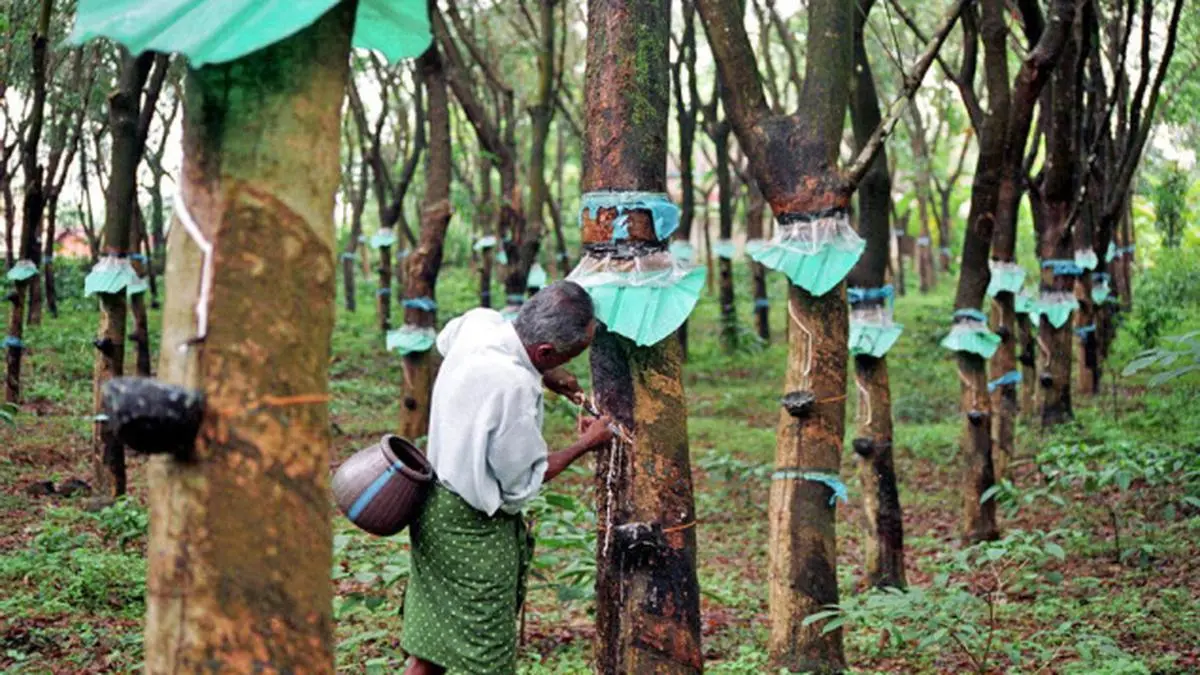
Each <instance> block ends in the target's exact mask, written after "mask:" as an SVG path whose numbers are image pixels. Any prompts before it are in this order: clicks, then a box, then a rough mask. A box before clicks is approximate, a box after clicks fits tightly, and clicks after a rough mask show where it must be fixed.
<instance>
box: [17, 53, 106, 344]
mask: <svg viewBox="0 0 1200 675" xmlns="http://www.w3.org/2000/svg"><path fill="white" fill-rule="evenodd" d="M98 56H99V55H98V54H97V53H96V52H94V51H93V52H91V53H89V54H88V55H87V57H88V58H87V60H86V61H85V54H84V50H83V49H74V50H72V51H71V66H70V76H69V80H68V84H66V86H65V87H62V88H61V90H60V91H59V93H58V96H57V99H58V100H57V101H56V102H55V104H54V105H53V106H52V107H53V108H56V109H57V114H56V115H54V117H55V118H56V119H55V120H54V125H53V130H52V131H51V133H50V153H49V158H48V161H47V166H46V175H45V180H46V185H45V186H44V187H43V188H42V193H43V194H44V195H45V198H46V207H45V226H44V231H45V234H44V236H43V237H42V278H43V284H44V286H45V288H44V297H45V304H46V308H47V309H49V310H50V316H53V317H56V318H57V317H58V292H57V288H56V286H55V283H54V282H55V280H54V244H55V240H56V238H57V234H58V233H57V229H58V199H59V196H60V195H61V194H62V191H63V187H64V186H65V185H66V182H67V177H68V174H69V173H70V170H71V167H72V164H73V162H74V160H75V155H76V153H77V152H78V151H79V146H80V138H81V137H82V135H83V124H84V121H85V120H86V118H87V112H88V99H89V98H90V96H89V95H90V94H91V89H92V85H93V84H94V82H95V71H96V61H97V60H98ZM29 314H30V323H33V324H36V323H38V322H39V319H40V317H39V316H38V315H39V314H40V308H37V307H32V306H31V307H30V309H29Z"/></svg>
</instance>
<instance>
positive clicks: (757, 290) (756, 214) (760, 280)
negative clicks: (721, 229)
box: [746, 181, 771, 343]
mask: <svg viewBox="0 0 1200 675" xmlns="http://www.w3.org/2000/svg"><path fill="white" fill-rule="evenodd" d="M746 190H747V191H748V192H749V198H748V203H747V207H746V240H747V241H753V240H756V239H758V240H761V239H763V236H764V235H763V216H764V215H766V210H767V200H766V199H764V198H763V195H762V191H761V190H759V189H758V184H757V183H755V182H754V181H750V182H749V183H748V184H747V185H746ZM750 284H751V296H750V297H752V298H754V317H755V325H756V327H757V329H758V337H759V339H761V340H762V341H763V342H764V343H768V342H770V341H771V321H770V319H771V308H770V305H768V304H767V268H766V266H765V265H763V264H762V263H760V262H758V261H756V260H750Z"/></svg>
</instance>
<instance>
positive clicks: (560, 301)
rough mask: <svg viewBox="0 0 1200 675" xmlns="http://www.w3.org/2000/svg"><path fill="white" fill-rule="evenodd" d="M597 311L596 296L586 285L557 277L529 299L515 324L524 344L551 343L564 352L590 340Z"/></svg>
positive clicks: (555, 349) (556, 349)
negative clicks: (586, 289)
mask: <svg viewBox="0 0 1200 675" xmlns="http://www.w3.org/2000/svg"><path fill="white" fill-rule="evenodd" d="M594 312H595V310H594V308H593V307H592V298H591V296H589V295H588V294H587V291H585V290H583V287H582V286H580V285H579V284H576V283H574V282H572V281H556V282H554V283H552V284H550V285H549V286H547V287H545V288H543V289H542V290H540V291H538V292H537V293H535V294H534V296H533V297H532V298H530V299H529V300H527V301H525V304H524V305H522V306H521V312H520V313H519V314H517V318H516V320H515V321H513V328H515V329H516V330H517V337H519V338H521V342H522V343H523V344H525V345H527V346H530V347H532V346H533V345H539V344H549V345H550V346H552V347H554V351H556V352H558V353H560V354H564V353H567V352H570V351H572V350H574V349H576V348H578V347H579V345H581V344H583V343H584V342H586V341H587V339H588V325H589V324H590V323H591V322H592V319H593V318H594Z"/></svg>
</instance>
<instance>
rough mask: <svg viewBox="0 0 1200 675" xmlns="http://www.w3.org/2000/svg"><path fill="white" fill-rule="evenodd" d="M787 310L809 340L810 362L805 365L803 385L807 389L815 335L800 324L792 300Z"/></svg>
mask: <svg viewBox="0 0 1200 675" xmlns="http://www.w3.org/2000/svg"><path fill="white" fill-rule="evenodd" d="M787 308H788V316H790V317H792V321H795V322H796V325H797V326H798V327H799V328H800V330H802V331H804V335H805V337H807V338H808V360H807V361H806V362H805V363H804V383H803V386H804V387H805V388H807V387H808V374H809V373H811V372H812V365H813V334H812V331H810V330H809V329H807V328H805V327H804V324H803V323H801V322H800V317H798V316H796V309H795V308H794V307H792V299H791V298H788V303H787Z"/></svg>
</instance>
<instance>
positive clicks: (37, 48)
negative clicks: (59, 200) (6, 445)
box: [4, 0, 54, 403]
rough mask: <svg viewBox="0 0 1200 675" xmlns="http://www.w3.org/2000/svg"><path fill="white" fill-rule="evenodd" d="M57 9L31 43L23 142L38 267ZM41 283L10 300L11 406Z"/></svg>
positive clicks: (27, 255)
mask: <svg viewBox="0 0 1200 675" xmlns="http://www.w3.org/2000/svg"><path fill="white" fill-rule="evenodd" d="M53 10H54V0H42V1H41V6H40V8H39V14H38V22H37V29H36V31H35V32H34V34H33V36H32V40H31V44H32V62H33V77H32V79H31V83H32V85H31V89H32V93H31V95H30V98H31V99H32V102H31V103H30V106H29V121H28V122H27V126H26V128H25V138H24V139H22V142H21V172H22V175H23V177H24V180H25V183H24V186H25V194H24V198H23V201H22V204H21V241H20V247H21V254H20V261H24V262H27V263H28V264H32V265H36V264H37V262H38V260H39V259H40V257H41V251H40V250H39V249H38V242H37V233H38V226H39V225H40V224H41V222H42V211H43V209H44V208H45V205H46V201H45V199H46V198H45V195H44V194H43V192H42V176H43V175H44V173H45V170H46V168H45V166H44V165H43V164H42V163H41V161H40V157H39V151H38V149H39V147H40V144H41V139H42V126H43V124H44V122H45V114H46V89H47V84H46V79H47V78H46V61H47V58H48V57H47V54H46V51H47V49H48V42H49V39H48V35H49V32H50V14H51V12H52V11H53ZM36 283H37V276H36V275H35V276H33V277H29V278H25V279H19V280H17V281H16V282H15V283H14V284H13V285H14V289H13V291H12V292H11V293H10V294H9V296H8V300H9V302H11V303H12V308H11V310H10V313H9V317H8V335H7V336H5V339H4V342H5V346H7V347H8V349H7V359H6V369H5V389H4V396H5V400H6V401H8V402H9V403H19V402H20V400H21V356H22V355H23V354H24V351H25V344H24V343H23V342H22V338H23V337H24V336H25V307H26V303H25V300H26V297H27V296H28V295H29V294H30V292H31V287H32V286H33V285H35V284H36Z"/></svg>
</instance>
